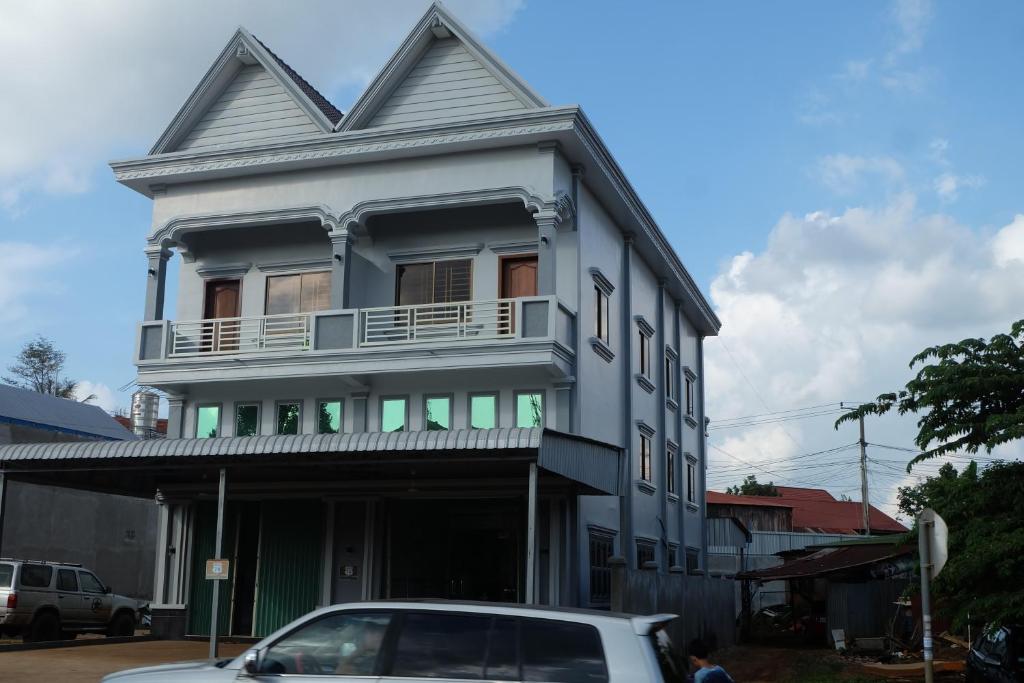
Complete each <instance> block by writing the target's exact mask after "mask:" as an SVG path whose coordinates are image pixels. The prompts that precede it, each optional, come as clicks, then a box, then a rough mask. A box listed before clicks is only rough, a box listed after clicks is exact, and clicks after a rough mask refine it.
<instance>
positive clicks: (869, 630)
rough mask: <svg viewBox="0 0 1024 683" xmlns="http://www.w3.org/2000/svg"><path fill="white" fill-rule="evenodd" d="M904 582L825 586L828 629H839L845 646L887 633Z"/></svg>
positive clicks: (830, 583) (888, 581)
mask: <svg viewBox="0 0 1024 683" xmlns="http://www.w3.org/2000/svg"><path fill="white" fill-rule="evenodd" d="M908 583H909V582H908V581H906V580H905V579H885V580H882V581H868V582H865V583H832V582H829V584H828V628H829V632H831V630H832V629H836V628H841V629H843V631H844V632H845V635H846V638H847V642H849V639H851V638H870V637H874V636H884V635H886V634H888V633H889V629H890V625H891V624H892V622H893V619H894V617H895V616H896V610H897V605H896V601H897V600H898V599H899V597H900V595H902V594H903V590H904V589H905V588H906V587H907V585H908Z"/></svg>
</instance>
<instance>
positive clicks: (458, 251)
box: [388, 243, 484, 263]
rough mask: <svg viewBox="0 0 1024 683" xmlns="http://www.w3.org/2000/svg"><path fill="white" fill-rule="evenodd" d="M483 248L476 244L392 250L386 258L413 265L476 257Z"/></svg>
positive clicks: (481, 245)
mask: <svg viewBox="0 0 1024 683" xmlns="http://www.w3.org/2000/svg"><path fill="white" fill-rule="evenodd" d="M483 248H484V245H483V243H477V244H462V245H455V246H451V247H426V248H422V247H420V248H413V249H392V250H391V251H389V252H388V258H390V259H391V261H392V262H394V263H414V262H416V261H429V260H432V259H439V258H441V259H444V258H466V257H468V256H476V255H477V254H479V253H480V252H481V251H482V250H483Z"/></svg>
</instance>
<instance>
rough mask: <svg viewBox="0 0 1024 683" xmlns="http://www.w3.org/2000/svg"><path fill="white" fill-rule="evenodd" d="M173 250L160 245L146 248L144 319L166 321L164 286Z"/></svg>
mask: <svg viewBox="0 0 1024 683" xmlns="http://www.w3.org/2000/svg"><path fill="white" fill-rule="evenodd" d="M170 257H171V250H170V249H168V248H167V247H164V246H162V245H159V244H153V245H150V246H148V247H146V261H147V270H146V310H145V313H144V314H143V317H142V319H143V320H144V321H146V322H148V321H150V320H163V319H164V286H165V284H166V281H167V259H169V258H170Z"/></svg>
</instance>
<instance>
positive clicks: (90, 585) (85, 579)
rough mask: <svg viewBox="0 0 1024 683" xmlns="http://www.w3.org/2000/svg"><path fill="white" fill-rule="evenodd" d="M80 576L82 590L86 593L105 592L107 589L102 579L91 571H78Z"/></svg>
mask: <svg viewBox="0 0 1024 683" xmlns="http://www.w3.org/2000/svg"><path fill="white" fill-rule="evenodd" d="M78 578H79V580H80V581H81V582H82V591H83V592H85V593H104V592H106V589H105V588H104V587H103V584H102V583H100V580H99V579H97V578H96V577H95V576H93V575H92V574H90V573H89V572H82V571H80V572H78Z"/></svg>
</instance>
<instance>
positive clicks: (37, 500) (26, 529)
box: [0, 384, 157, 598]
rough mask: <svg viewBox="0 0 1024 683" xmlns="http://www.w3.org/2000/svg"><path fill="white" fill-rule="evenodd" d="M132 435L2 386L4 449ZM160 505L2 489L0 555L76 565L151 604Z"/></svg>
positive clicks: (49, 399)
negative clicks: (151, 577)
mask: <svg viewBox="0 0 1024 683" xmlns="http://www.w3.org/2000/svg"><path fill="white" fill-rule="evenodd" d="M134 438H135V437H134V436H133V435H132V433H131V432H130V431H128V430H127V429H125V428H123V427H122V426H121V425H119V424H118V423H117V422H115V421H114V420H113V419H111V417H110V416H109V415H107V414H106V413H105V412H104V411H103V410H102V409H100V408H98V407H97V406H92V405H88V404H85V403H79V402H78V401H73V400H70V399H64V398H56V397H54V396H47V395H46V394H40V393H38V392H35V391H28V390H26V389H19V388H17V387H12V386H9V385H6V384H0V444H47V443H54V442H78V441H127V440H133V439H134ZM156 513H157V511H156V505H155V504H154V503H153V500H152V498H150V499H148V500H139V499H137V498H128V497H125V496H111V495H107V494H104V493H98V492H93V491H81V490H72V489H69V488H65V487H56V486H48V485H44V484H38V483H32V482H31V477H26V479H25V480H20V481H18V480H16V481H5V482H3V483H0V556H3V557H18V558H22V559H34V560H51V561H58V562H79V563H81V564H83V565H85V566H87V567H89V568H90V569H92V570H93V571H95V572H96V573H97V574H99V575H100V577H101V578H102V579H103V580H104V581H106V582H107V583H109V584H110V586H111V587H112V588H113V589H114V591H115V592H117V593H121V594H123V595H130V596H132V597H136V598H149V597H151V596H152V594H153V583H152V581H150V580H149V579H148V577H149V576H150V575H151V574H152V572H153V564H154V563H153V554H154V550H155V547H156V517H157V514H156Z"/></svg>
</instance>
